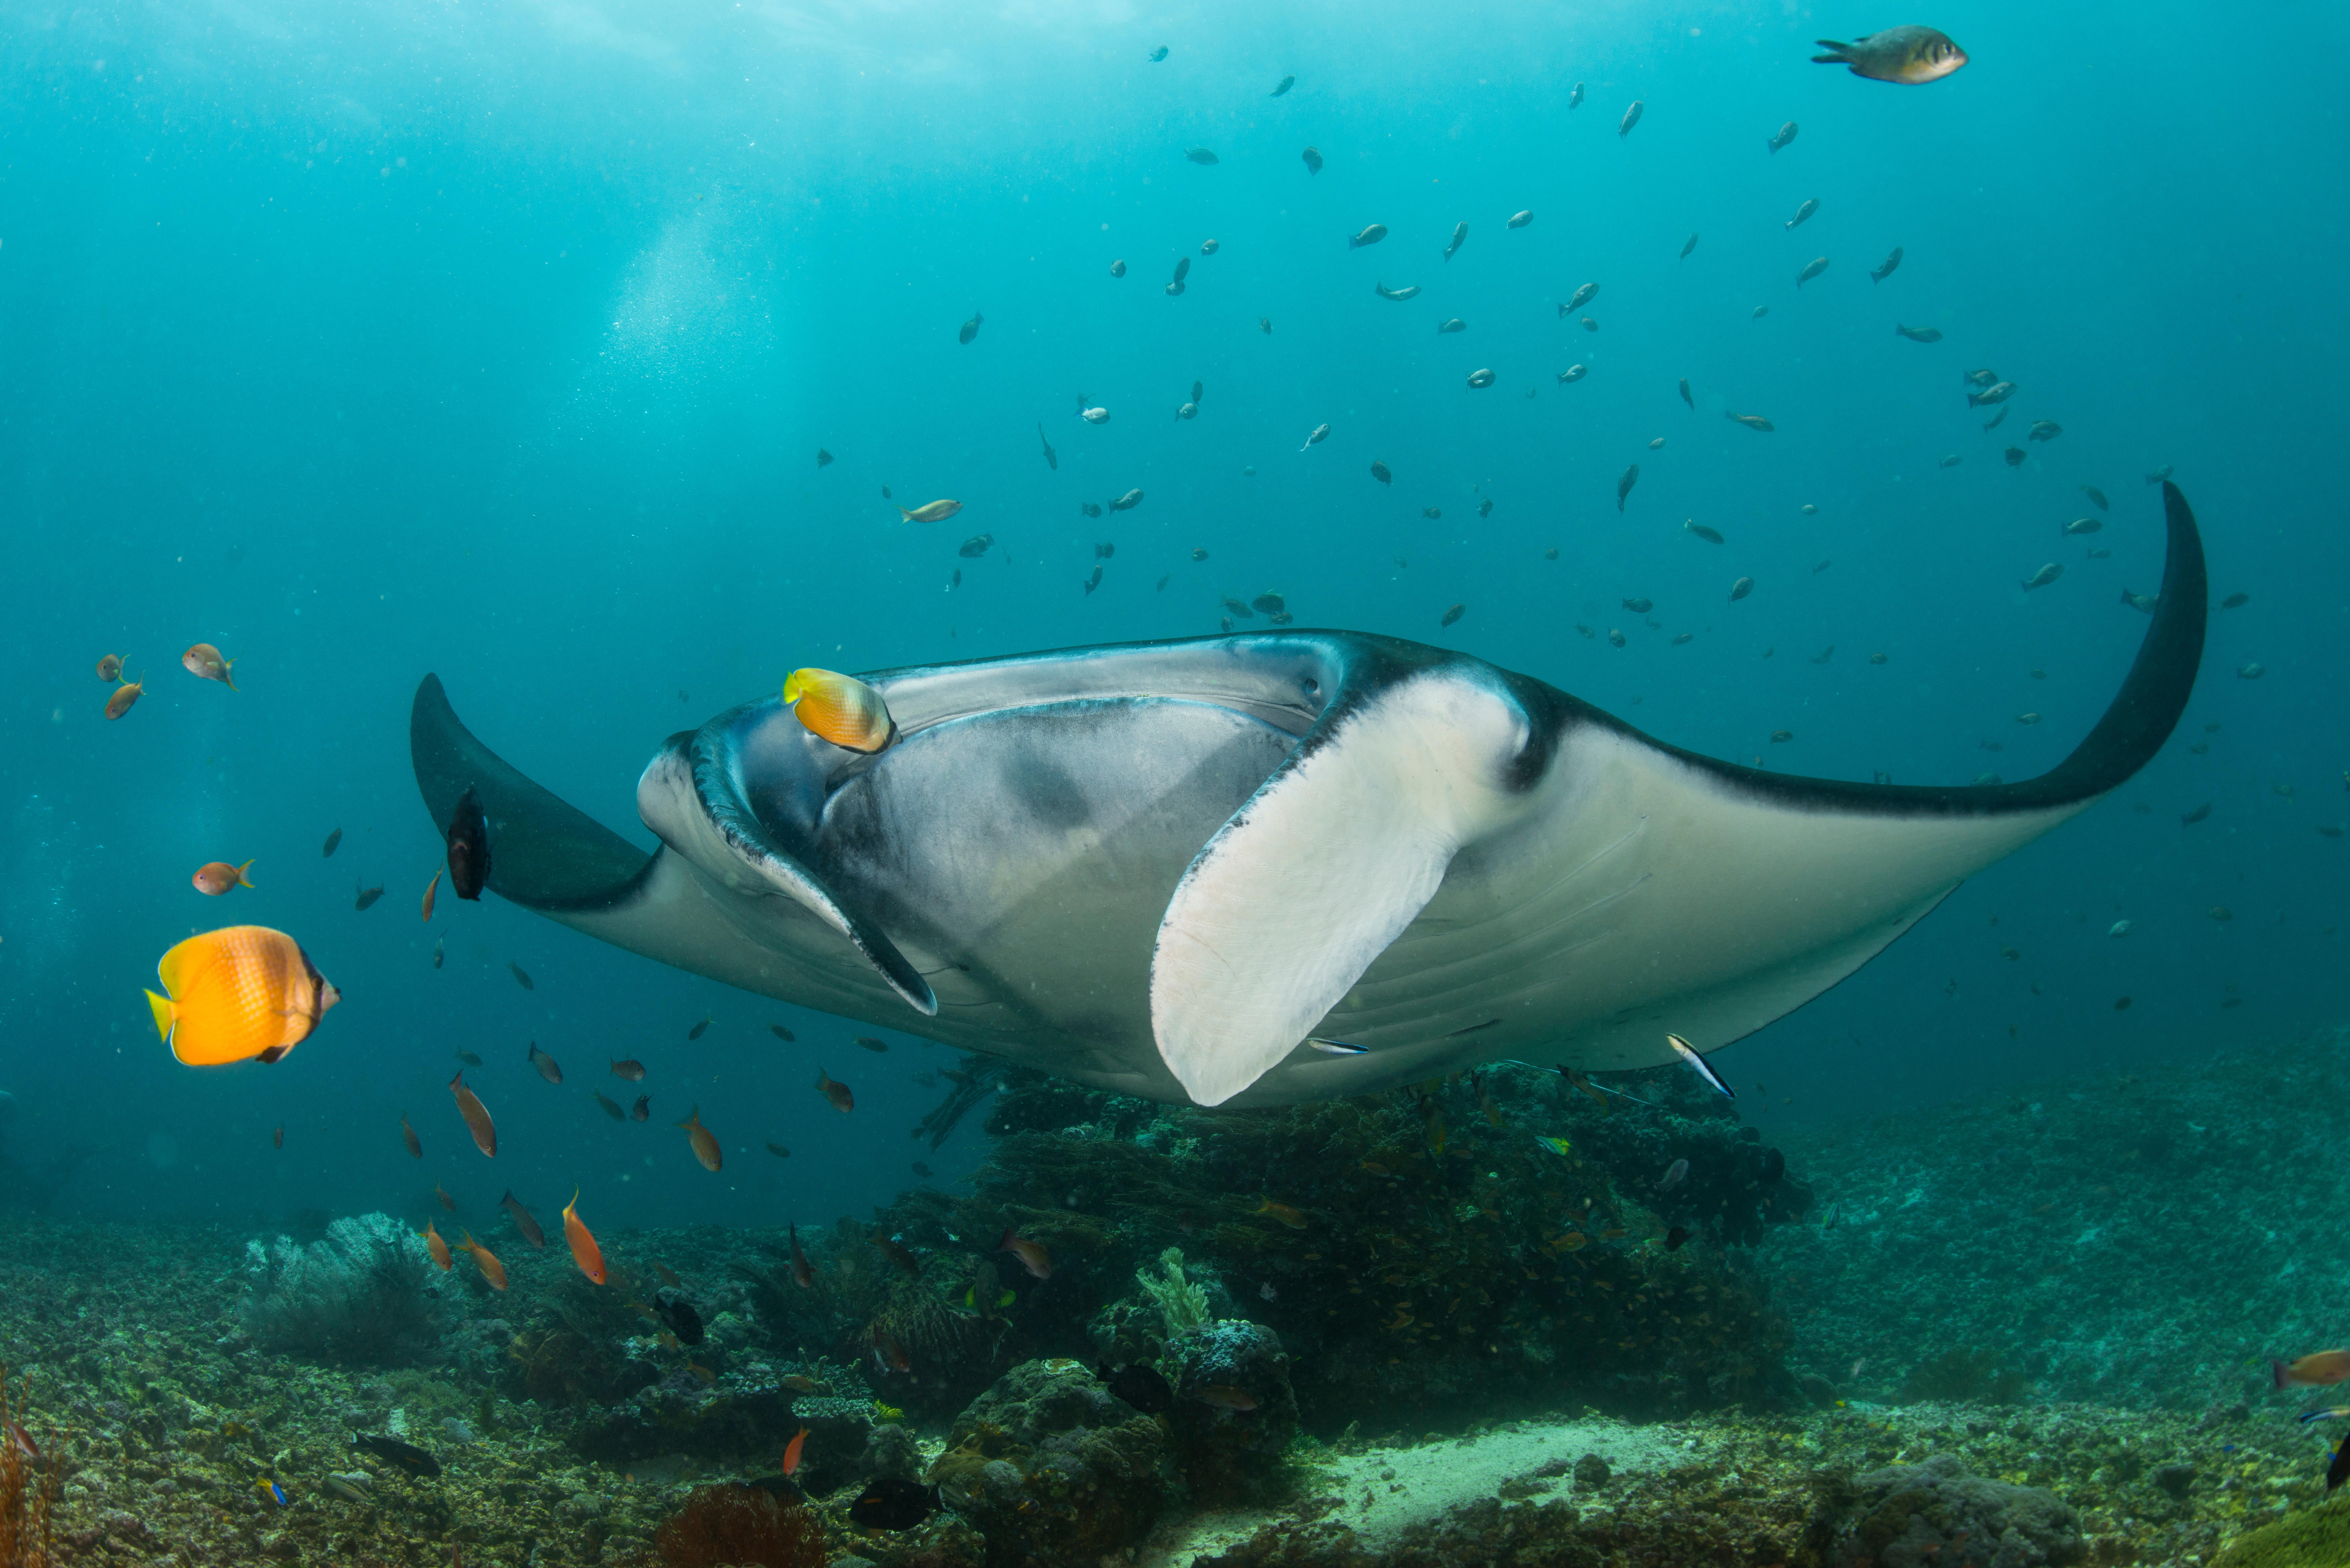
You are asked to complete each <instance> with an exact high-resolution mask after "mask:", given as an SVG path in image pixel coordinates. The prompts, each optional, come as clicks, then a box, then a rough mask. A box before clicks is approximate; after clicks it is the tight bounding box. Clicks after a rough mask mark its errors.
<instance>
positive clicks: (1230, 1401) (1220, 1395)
mask: <svg viewBox="0 0 2350 1568" xmlns="http://www.w3.org/2000/svg"><path fill="white" fill-rule="evenodd" d="M1191 1397H1192V1398H1194V1399H1197V1400H1198V1401H1199V1402H1200V1403H1201V1404H1202V1405H1213V1406H1214V1407H1216V1408H1217V1409H1219V1410H1237V1411H1239V1412H1241V1413H1242V1414H1243V1415H1245V1414H1247V1413H1248V1412H1249V1411H1251V1410H1253V1409H1255V1408H1256V1397H1255V1396H1254V1395H1253V1394H1251V1393H1250V1392H1249V1391H1248V1390H1247V1389H1245V1388H1235V1387H1233V1386H1232V1385H1231V1384H1229V1383H1211V1384H1209V1385H1208V1386H1206V1387H1204V1388H1201V1389H1200V1390H1199V1391H1198V1392H1197V1393H1195V1394H1193V1395H1192V1396H1191Z"/></svg>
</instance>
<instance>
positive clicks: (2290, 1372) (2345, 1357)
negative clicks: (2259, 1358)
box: [2269, 1350, 2350, 1388]
mask: <svg viewBox="0 0 2350 1568" xmlns="http://www.w3.org/2000/svg"><path fill="white" fill-rule="evenodd" d="M2269 1374H2270V1376H2272V1378H2274V1379H2275V1381H2276V1386H2278V1387H2279V1388H2297V1387H2302V1386H2306V1385H2309V1384H2325V1383H2339V1382H2341V1381H2343V1380H2344V1379H2345V1378H2350V1350H2321V1351H2319V1352H2318V1353H2317V1354H2316V1355H2304V1356H2303V1357H2302V1358H2301V1359H2300V1360H2298V1361H2294V1362H2290V1363H2288V1362H2283V1361H2272V1362H2270V1363H2269Z"/></svg>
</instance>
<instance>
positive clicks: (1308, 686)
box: [1305, 675, 1322, 697]
mask: <svg viewBox="0 0 2350 1568" xmlns="http://www.w3.org/2000/svg"><path fill="white" fill-rule="evenodd" d="M1321 690H1322V682H1320V681H1319V680H1315V679H1314V678H1313V677H1312V676H1310V675H1309V676H1307V677H1306V678H1305V694H1306V695H1307V696H1308V697H1311V696H1313V695H1314V693H1315V692H1316V691H1321Z"/></svg>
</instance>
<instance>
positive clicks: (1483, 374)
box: [1469, 370, 1493, 387]
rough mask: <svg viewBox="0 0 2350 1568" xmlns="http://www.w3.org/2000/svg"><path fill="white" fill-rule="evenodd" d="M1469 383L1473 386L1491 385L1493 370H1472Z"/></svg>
mask: <svg viewBox="0 0 2350 1568" xmlns="http://www.w3.org/2000/svg"><path fill="white" fill-rule="evenodd" d="M1469 384H1470V385H1471V386H1472V387H1490V386H1492V384H1493V372H1492V371H1491V370H1472V371H1471V372H1470V373H1469Z"/></svg>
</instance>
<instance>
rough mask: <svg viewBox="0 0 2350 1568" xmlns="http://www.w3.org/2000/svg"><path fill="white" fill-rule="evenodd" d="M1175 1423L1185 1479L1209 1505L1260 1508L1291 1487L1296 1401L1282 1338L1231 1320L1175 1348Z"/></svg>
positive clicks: (1170, 1369) (1175, 1342)
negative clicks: (1289, 1453) (1288, 1461)
mask: <svg viewBox="0 0 2350 1568" xmlns="http://www.w3.org/2000/svg"><path fill="white" fill-rule="evenodd" d="M1162 1366H1163V1367H1164V1368H1165V1370H1166V1371H1167V1373H1168V1374H1169V1376H1168V1381H1169V1382H1170V1383H1171V1384H1173V1385H1174V1388H1175V1407H1174V1408H1173V1409H1172V1410H1170V1412H1168V1421H1169V1423H1170V1425H1171V1426H1172V1427H1173V1428H1174V1430H1175V1445H1176V1449H1177V1453H1178V1458H1179V1460H1180V1463H1181V1465H1182V1467H1183V1478H1184V1480H1186V1481H1187V1482H1188V1483H1189V1484H1190V1486H1191V1491H1192V1493H1193V1495H1194V1496H1195V1497H1196V1498H1197V1499H1198V1500H1199V1501H1202V1502H1211V1503H1217V1502H1230V1501H1262V1500H1264V1499H1267V1498H1271V1497H1273V1496H1275V1495H1277V1494H1278V1493H1279V1492H1280V1491H1282V1490H1284V1486H1285V1476H1284V1470H1283V1469H1282V1463H1281V1456H1282V1453H1283V1450H1284V1449H1287V1448H1288V1447H1289V1441H1290V1439H1291V1438H1294V1437H1295V1436H1296V1435H1297V1396H1296V1395H1295V1393H1294V1392H1292V1391H1291V1388H1290V1386H1289V1355H1288V1354H1287V1352H1285V1351H1284V1350H1283V1349H1282V1345H1281V1335H1279V1334H1275V1333H1274V1331H1273V1330H1271V1329H1269V1328H1267V1327H1265V1326H1264V1325H1263V1324H1256V1323H1247V1322H1243V1321H1242V1320H1240V1319H1238V1318H1225V1319H1222V1320H1219V1321H1217V1322H1214V1323H1208V1324H1201V1325H1199V1326H1198V1327H1196V1328H1191V1329H1187V1330H1186V1331H1184V1332H1183V1333H1181V1334H1177V1335H1176V1336H1175V1337H1174V1338H1173V1339H1171V1340H1170V1341H1169V1342H1168V1345H1167V1355H1166V1359H1165V1361H1164V1362H1163V1363H1162Z"/></svg>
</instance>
